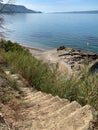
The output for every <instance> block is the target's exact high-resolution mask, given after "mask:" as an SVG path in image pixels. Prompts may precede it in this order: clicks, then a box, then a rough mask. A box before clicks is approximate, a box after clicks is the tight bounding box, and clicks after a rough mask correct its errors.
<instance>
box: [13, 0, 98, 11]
mask: <svg viewBox="0 0 98 130" xmlns="http://www.w3.org/2000/svg"><path fill="white" fill-rule="evenodd" d="M15 3H16V4H21V5H25V6H26V7H27V8H30V9H32V10H38V11H42V12H62V11H63V12H67V11H84V10H98V0H15Z"/></svg>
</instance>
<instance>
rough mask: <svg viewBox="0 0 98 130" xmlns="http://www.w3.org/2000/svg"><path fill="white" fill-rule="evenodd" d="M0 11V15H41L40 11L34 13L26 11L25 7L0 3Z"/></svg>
mask: <svg viewBox="0 0 98 130" xmlns="http://www.w3.org/2000/svg"><path fill="white" fill-rule="evenodd" d="M0 10H1V12H2V13H41V12H40V11H34V10H30V9H27V8H26V7H25V6H22V5H13V4H6V5H4V4H1V3H0Z"/></svg>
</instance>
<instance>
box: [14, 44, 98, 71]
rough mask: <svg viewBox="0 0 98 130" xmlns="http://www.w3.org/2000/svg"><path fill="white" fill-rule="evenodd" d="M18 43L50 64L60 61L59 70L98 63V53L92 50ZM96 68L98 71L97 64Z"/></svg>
mask: <svg viewBox="0 0 98 130" xmlns="http://www.w3.org/2000/svg"><path fill="white" fill-rule="evenodd" d="M16 43H17V42H16ZM17 44H19V45H20V46H22V47H25V48H27V49H28V50H29V52H30V53H31V54H32V56H34V57H35V58H37V59H39V60H42V61H43V62H44V63H48V64H49V65H50V66H51V65H54V64H57V63H58V64H59V70H62V71H64V70H66V71H67V72H69V73H73V72H78V71H79V70H82V69H84V67H85V65H86V64H88V66H89V67H92V66H94V64H96V63H97V64H98V54H97V53H94V52H90V51H85V50H81V49H74V48H71V47H70V48H69V47H65V46H60V47H59V48H55V49H51V50H46V49H41V48H36V47H30V46H27V45H23V44H21V43H17ZM96 69H97V71H98V65H96V66H95V70H96Z"/></svg>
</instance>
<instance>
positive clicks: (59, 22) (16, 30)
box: [3, 13, 98, 53]
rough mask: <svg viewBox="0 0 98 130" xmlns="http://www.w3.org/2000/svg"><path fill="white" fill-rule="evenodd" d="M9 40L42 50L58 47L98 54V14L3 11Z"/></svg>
mask: <svg viewBox="0 0 98 130" xmlns="http://www.w3.org/2000/svg"><path fill="white" fill-rule="evenodd" d="M3 17H4V19H5V24H4V26H5V28H6V32H5V36H6V39H9V40H12V41H15V42H18V43H20V44H22V45H25V46H29V47H32V48H40V49H47V50H50V49H54V48H58V47H59V46H65V47H71V48H75V49H81V50H87V51H91V52H95V53H98V14H75V13H72V14H71V13H70V14H67V13H65V14H64V13H60V14H56V13H54V14H53V13H42V14H34V13H17V14H4V16H3Z"/></svg>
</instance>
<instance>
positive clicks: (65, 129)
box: [0, 40, 98, 130]
mask: <svg viewBox="0 0 98 130" xmlns="http://www.w3.org/2000/svg"><path fill="white" fill-rule="evenodd" d="M58 74H59V75H58ZM64 76H65V75H60V73H58V72H57V70H56V68H53V69H52V68H51V69H50V68H49V66H48V65H47V64H46V63H45V64H44V63H43V62H42V61H40V60H37V59H36V58H34V57H32V55H31V54H30V53H29V50H27V48H26V47H22V46H20V45H19V44H17V43H12V42H11V41H4V40H2V41H1V42H0V130H16V129H17V130H35V129H36V130H88V128H91V129H92V127H93V128H94V127H95V129H93V130H97V129H98V118H97V115H96V112H97V110H98V104H97V103H98V95H97V93H96V92H97V88H98V85H97V79H98V77H97V75H88V74H87V73H86V72H85V74H84V75H82V77H81V78H79V79H77V77H71V78H70V77H69V78H67V77H64ZM66 78H67V79H66ZM87 104H88V105H87ZM95 109H96V111H95ZM9 128H10V129H9Z"/></svg>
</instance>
